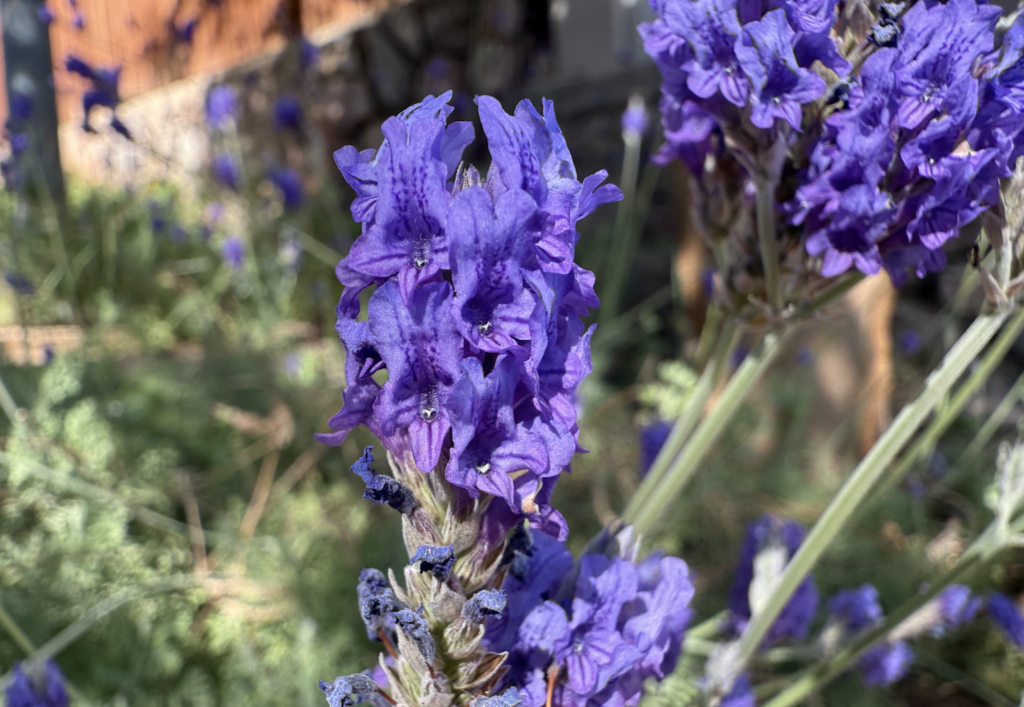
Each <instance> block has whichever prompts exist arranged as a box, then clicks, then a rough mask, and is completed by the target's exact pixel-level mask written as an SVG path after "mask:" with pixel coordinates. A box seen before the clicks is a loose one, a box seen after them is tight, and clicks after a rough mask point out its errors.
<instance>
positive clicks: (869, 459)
mask: <svg viewBox="0 0 1024 707" xmlns="http://www.w3.org/2000/svg"><path fill="white" fill-rule="evenodd" d="M1010 314H1011V311H1010V310H1008V309H1006V310H1000V311H996V312H993V313H990V314H983V315H980V316H979V317H978V318H977V319H976V320H975V321H974V323H973V324H971V326H970V327H969V328H968V329H967V331H966V332H964V334H963V336H961V337H960V340H959V341H957V342H956V344H954V346H953V348H952V349H950V351H949V352H948V353H947V354H946V356H945V358H944V359H943V360H942V363H941V364H940V365H939V367H938V368H937V369H935V371H933V372H932V374H931V375H930V376H929V377H928V379H927V380H926V381H925V387H924V390H923V391H921V394H920V395H918V397H917V399H915V400H914V401H913V402H911V403H910V404H909V405H907V406H906V407H904V408H903V410H901V411H900V414H899V415H898V416H897V417H896V419H895V420H894V421H893V423H892V425H891V426H890V427H889V429H888V430H886V432H885V434H883V435H882V437H881V438H880V439H879V440H878V441H877V442H876V443H875V445H874V446H873V447H872V448H871V450H870V451H869V452H868V453H867V455H866V456H865V457H864V458H863V459H862V460H861V462H860V464H858V465H857V467H856V468H855V469H854V470H853V473H852V474H851V475H850V477H849V478H848V479H847V481H846V483H845V484H844V485H843V487H842V488H841V489H840V490H839V493H838V494H837V495H836V496H835V498H833V499H832V502H831V503H829V505H828V507H827V508H826V509H825V512H824V513H823V514H822V516H821V518H819V519H818V522H817V523H816V524H815V526H814V527H813V528H812V529H811V532H810V533H809V534H808V536H807V537H806V539H805V540H804V542H803V544H802V545H801V546H800V549H799V550H798V551H797V553H796V555H794V556H793V559H792V560H791V561H790V562H789V564H788V565H786V569H785V570H784V571H783V573H782V576H781V577H780V578H779V581H778V583H777V584H776V586H775V591H773V592H772V594H771V596H770V597H769V598H768V601H767V602H766V604H765V606H764V608H763V609H762V610H761V611H759V612H757V613H756V614H754V616H753V617H752V618H751V621H750V623H749V624H748V625H747V628H746V630H745V631H744V632H743V635H742V636H741V637H740V646H739V664H740V665H748V664H749V663H750V659H751V658H752V657H753V656H754V653H755V652H756V651H757V649H758V647H759V646H760V645H761V643H762V641H764V637H765V636H766V635H767V633H768V630H769V629H770V628H771V625H772V623H774V621H775V619H776V618H777V617H778V615H779V613H780V612H781V611H782V609H783V607H785V605H786V602H788V601H789V598H790V597H791V596H792V594H793V592H794V591H795V590H796V588H797V587H798V586H799V585H800V582H802V581H803V579H804V577H806V576H807V575H808V573H809V572H810V571H811V569H812V568H813V567H814V565H815V564H816V563H817V561H818V559H819V558H820V557H821V556H822V555H823V554H824V552H825V550H827V549H828V547H829V545H830V544H831V543H832V541H833V540H834V539H835V537H836V536H837V535H838V534H839V532H840V531H841V530H842V529H843V528H844V527H845V526H846V523H847V522H848V521H849V520H850V518H851V516H852V515H853V513H854V511H856V510H857V508H858V507H859V506H860V504H861V502H862V501H863V500H864V499H865V497H866V496H867V495H868V493H869V492H870V491H871V489H872V488H873V487H874V486H875V484H876V483H877V482H878V481H879V479H880V478H881V477H882V475H883V474H884V473H885V471H886V469H887V468H888V467H889V464H890V463H891V462H892V460H893V459H894V458H895V457H896V455H897V454H898V453H899V452H900V450H901V449H903V447H905V446H906V444H907V442H909V441H910V438H911V436H912V435H913V434H914V432H915V431H917V429H918V428H919V427H920V426H921V425H922V423H923V422H924V421H925V419H926V418H927V417H928V415H929V414H930V413H931V412H932V410H934V409H935V406H936V404H937V403H938V402H939V400H940V399H941V398H942V397H943V396H944V395H946V394H947V393H948V392H949V390H950V388H952V387H953V385H954V384H955V383H956V381H957V380H958V379H959V378H960V376H961V375H963V372H964V371H965V370H966V369H967V367H968V366H969V365H970V364H971V362H972V361H974V359H976V358H977V356H978V354H979V353H980V352H981V350H982V349H983V348H984V347H985V345H986V344H988V342H989V341H990V340H991V339H992V337H993V336H995V334H996V332H998V331H999V329H1000V327H1001V326H1002V325H1003V322H1005V321H1006V320H1007V319H1008V318H1009V316H1010Z"/></svg>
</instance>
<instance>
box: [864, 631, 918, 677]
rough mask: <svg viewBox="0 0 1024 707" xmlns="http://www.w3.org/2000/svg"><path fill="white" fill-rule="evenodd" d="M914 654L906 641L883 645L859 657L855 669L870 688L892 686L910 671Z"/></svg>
mask: <svg viewBox="0 0 1024 707" xmlns="http://www.w3.org/2000/svg"><path fill="white" fill-rule="evenodd" d="M913 660H914V652H913V651H912V650H910V646H909V645H907V642H906V641H896V642H895V643H884V644H882V645H880V646H875V647H874V648H872V649H870V650H868V651H867V652H866V653H865V654H864V655H862V656H861V658H860V661H858V663H857V668H858V669H859V670H860V673H861V675H862V676H863V677H864V684H866V685H870V686H885V685H892V684H893V683H894V682H896V681H898V680H899V679H900V678H902V677H903V676H904V675H906V674H907V672H908V671H909V670H910V664H911V662H913Z"/></svg>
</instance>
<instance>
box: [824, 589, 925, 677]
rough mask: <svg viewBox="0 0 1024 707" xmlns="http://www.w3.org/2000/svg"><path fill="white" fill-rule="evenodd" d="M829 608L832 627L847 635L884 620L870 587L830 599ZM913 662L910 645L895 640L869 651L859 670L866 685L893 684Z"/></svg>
mask: <svg viewBox="0 0 1024 707" xmlns="http://www.w3.org/2000/svg"><path fill="white" fill-rule="evenodd" d="M828 609H829V614H830V618H831V621H832V622H833V625H834V626H837V627H838V628H840V629H841V630H842V632H843V633H844V634H846V635H848V636H853V635H854V634H857V633H860V632H861V631H864V630H865V629H869V628H872V627H873V626H875V625H877V624H878V623H879V622H881V620H882V617H883V613H882V606H881V604H879V603H878V590H876V589H875V588H874V587H873V586H871V585H870V584H864V585H862V586H860V587H858V588H856V589H847V590H843V591H841V592H839V593H838V594H836V595H835V596H834V597H832V599H830V600H829V603H828ZM913 659H914V653H913V651H911V650H910V646H909V645H907V642H906V641H902V640H896V641H891V642H888V643H883V644H881V645H878V646H875V647H874V648H872V649H871V650H869V651H867V652H866V653H865V654H864V655H863V656H861V658H860V662H859V663H858V668H859V670H860V673H861V675H862V676H863V678H864V682H865V683H866V684H868V685H891V684H892V683H894V682H896V681H897V680H899V679H900V678H902V677H903V676H904V675H906V674H907V670H909V669H910V663H911V661H913Z"/></svg>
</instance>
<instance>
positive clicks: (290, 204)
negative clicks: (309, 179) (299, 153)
mask: <svg viewBox="0 0 1024 707" xmlns="http://www.w3.org/2000/svg"><path fill="white" fill-rule="evenodd" d="M269 177H270V181H271V182H273V183H274V186H275V187H277V190H278V191H279V192H280V193H281V198H282V200H283V201H284V206H285V208H286V209H297V208H299V207H300V206H302V204H303V202H305V200H306V193H305V191H304V190H303V188H302V175H300V174H299V173H298V172H296V171H295V170H294V169H292V168H291V167H283V168H281V169H275V170H273V171H272V172H271V173H270V174H269Z"/></svg>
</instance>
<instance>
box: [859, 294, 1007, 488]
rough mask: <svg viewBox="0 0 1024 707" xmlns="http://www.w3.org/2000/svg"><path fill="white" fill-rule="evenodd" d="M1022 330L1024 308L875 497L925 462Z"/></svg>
mask: <svg viewBox="0 0 1024 707" xmlns="http://www.w3.org/2000/svg"><path fill="white" fill-rule="evenodd" d="M1022 331H1024V310H1021V311H1019V312H1017V313H1016V314H1014V315H1013V317H1012V318H1011V319H1010V321H1009V322H1007V324H1006V328H1005V329H1003V331H1002V333H1000V334H999V338H997V339H996V340H995V341H994V342H993V343H992V345H991V346H990V347H989V348H988V351H986V352H985V356H984V357H983V358H982V359H981V362H980V364H979V365H978V366H977V367H976V368H975V369H974V371H972V372H971V375H970V377H968V379H967V380H966V381H964V384H963V385H961V386H960V388H958V389H957V391H956V393H954V394H953V397H952V398H950V400H949V401H948V402H947V403H946V404H945V405H943V406H942V407H941V408H940V409H939V411H938V413H936V415H935V417H934V418H933V419H932V421H931V423H930V424H929V425H928V429H926V430H925V432H924V434H922V435H921V436H920V437H919V438H918V440H917V442H915V443H914V446H913V447H911V448H910V451H909V452H907V453H906V454H904V455H903V458H902V459H900V460H899V462H898V463H897V464H896V466H895V467H894V468H893V470H892V471H891V472H889V473H888V474H887V475H886V477H885V480H884V481H883V482H882V483H881V484H879V485H878V487H877V488H876V489H875V490H874V491H873V492H872V497H873V498H881V497H884V496H885V495H886V494H887V493H888V492H889V491H891V490H892V489H893V487H895V486H896V484H898V483H899V482H900V481H902V480H903V477H904V476H906V475H907V472H908V471H910V469H911V468H913V466H914V464H916V463H918V462H919V461H921V460H922V459H923V458H924V457H925V456H926V455H927V454H928V453H929V452H930V451H931V450H933V449H935V444H936V443H937V442H938V441H939V438H940V437H942V435H943V434H945V432H946V430H948V429H949V426H950V425H952V424H953V423H954V422H955V421H956V419H957V418H958V417H960V413H962V412H963V410H964V408H965V407H967V403H969V402H970V401H971V399H972V398H973V397H974V396H975V394H976V393H977V392H978V390H979V389H980V388H981V386H983V385H984V384H985V381H987V380H988V379H989V377H990V376H991V375H992V372H993V371H995V369H996V367H997V366H998V365H999V364H1000V363H1001V362H1002V360H1003V358H1004V357H1005V356H1006V352H1007V351H1009V350H1010V347H1011V346H1013V342H1014V341H1016V340H1017V337H1018V336H1020V333H1021V332H1022Z"/></svg>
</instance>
